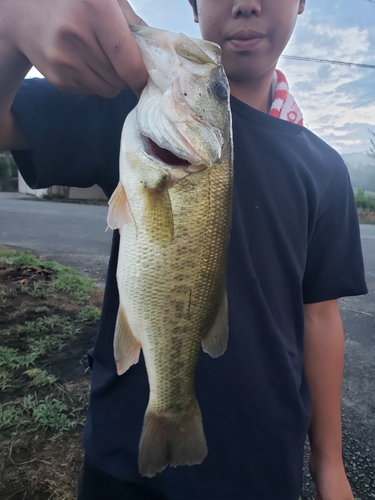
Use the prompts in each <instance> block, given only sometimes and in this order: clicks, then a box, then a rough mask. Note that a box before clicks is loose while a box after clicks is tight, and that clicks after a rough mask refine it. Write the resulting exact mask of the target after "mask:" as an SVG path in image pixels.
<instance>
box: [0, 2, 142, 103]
mask: <svg viewBox="0 0 375 500" xmlns="http://www.w3.org/2000/svg"><path fill="white" fill-rule="evenodd" d="M1 11H2V12H1V14H2V21H3V22H2V38H3V39H4V41H6V44H5V42H4V44H0V48H2V47H3V45H4V47H8V48H9V51H10V50H11V47H10V46H11V45H12V44H13V52H17V51H18V52H19V53H20V54H23V55H24V56H26V58H27V59H28V60H29V61H30V63H31V64H33V65H34V66H35V67H36V68H37V69H38V70H39V71H40V72H41V73H42V74H43V75H44V76H45V77H46V78H47V79H48V80H49V81H50V82H51V83H52V84H53V85H55V86H56V87H58V88H59V89H61V90H66V91H70V92H74V93H80V94H98V95H100V96H103V97H114V96H115V95H117V94H118V93H119V92H120V90H122V89H124V88H131V89H132V90H133V91H134V92H135V93H136V94H138V95H139V94H140V93H141V91H142V89H143V87H144V86H145V84H146V81H147V73H146V69H145V67H144V64H143V61H142V58H141V55H140V52H139V49H138V46H137V43H136V42H135V40H134V37H133V35H132V33H131V31H130V29H129V24H143V25H144V24H145V23H144V21H143V20H142V19H141V18H140V17H138V16H137V15H136V13H135V12H134V11H133V9H132V7H131V6H130V4H129V3H128V2H127V1H126V0H107V1H105V2H103V1H102V0H59V2H51V1H50V0H35V1H32V2H30V1H29V0H3V1H2V3H1ZM0 53H3V50H0ZM5 56H6V54H5Z"/></svg>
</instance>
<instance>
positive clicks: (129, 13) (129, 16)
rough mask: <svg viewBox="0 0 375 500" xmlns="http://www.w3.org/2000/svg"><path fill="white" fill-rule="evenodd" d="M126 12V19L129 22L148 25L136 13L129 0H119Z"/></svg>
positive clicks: (121, 7)
mask: <svg viewBox="0 0 375 500" xmlns="http://www.w3.org/2000/svg"><path fill="white" fill-rule="evenodd" d="M117 1H118V4H119V6H120V9H121V10H122V13H123V14H124V17H125V19H126V20H127V21H128V24H140V25H142V26H147V23H145V21H144V20H143V19H142V18H141V17H139V16H138V14H136V13H135V12H134V10H133V8H132V6H131V5H130V3H129V2H127V0H117Z"/></svg>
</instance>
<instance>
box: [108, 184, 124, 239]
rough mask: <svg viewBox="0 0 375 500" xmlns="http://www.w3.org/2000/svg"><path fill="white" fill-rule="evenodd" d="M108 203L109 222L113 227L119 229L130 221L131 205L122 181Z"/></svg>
mask: <svg viewBox="0 0 375 500" xmlns="http://www.w3.org/2000/svg"><path fill="white" fill-rule="evenodd" d="M108 205H109V209H108V215H107V224H108V226H109V227H110V228H111V229H119V228H120V227H122V226H124V225H125V224H126V223H127V222H129V217H130V212H129V205H128V200H127V198H126V193H125V189H124V186H123V185H122V182H121V181H120V182H119V183H118V185H117V188H116V189H115V190H114V192H113V194H112V196H111V198H110V200H109V202H108Z"/></svg>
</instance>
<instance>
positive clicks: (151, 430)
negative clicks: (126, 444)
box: [138, 403, 207, 477]
mask: <svg viewBox="0 0 375 500" xmlns="http://www.w3.org/2000/svg"><path fill="white" fill-rule="evenodd" d="M206 455H207V445H206V438H205V436H204V432H203V425H202V416H201V412H200V409H199V406H198V404H197V403H196V404H195V406H194V408H193V410H192V411H191V410H189V412H181V413H172V412H168V413H156V412H153V411H150V410H149V411H147V412H146V415H145V419H144V422H143V430H142V436H141V441H140V444H139V455H138V468H139V472H140V474H141V475H142V476H147V477H153V476H155V475H156V474H157V473H158V472H161V471H162V470H164V469H165V468H166V467H167V465H171V466H172V467H176V466H177V465H195V464H200V463H202V462H203V460H204V459H205V458H206Z"/></svg>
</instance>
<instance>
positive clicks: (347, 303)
mask: <svg viewBox="0 0 375 500" xmlns="http://www.w3.org/2000/svg"><path fill="white" fill-rule="evenodd" d="M21 198H22V197H19V196H16V197H15V196H14V195H13V196H10V195H6V194H5V193H0V244H5V245H11V246H13V247H22V248H28V249H30V250H32V251H33V252H35V253H36V254H37V255H38V256H43V257H44V258H47V259H54V260H57V261H59V262H61V263H63V264H67V265H73V266H75V267H77V268H78V269H79V270H80V272H82V273H86V274H88V275H89V276H92V277H96V278H99V282H103V281H104V277H105V271H106V266H107V262H108V256H109V251H110V244H111V231H109V232H107V233H105V232H104V230H105V227H106V222H105V221H106V214H107V208H106V207H102V206H89V205H74V204H65V203H51V202H43V201H40V202H37V201H34V200H33V199H32V200H30V199H29V200H25V199H21ZM361 235H362V245H363V252H364V259H365V268H366V278H367V283H368V287H369V292H370V293H369V294H368V295H367V296H365V297H351V298H345V299H342V300H341V301H340V306H341V312H342V316H343V321H344V328H345V337H346V368H345V378H344V390H343V415H344V417H343V421H344V435H345V440H344V443H345V446H344V455H345V460H346V463H347V468H348V473H349V476H350V479H351V482H352V485H353V486H354V490H355V494H356V496H357V497H359V498H361V500H372V499H374V498H375V226H369V225H368V226H365V225H363V226H361ZM305 484H306V487H305V497H304V498H311V493H310V487H309V485H308V481H306V482H305Z"/></svg>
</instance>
